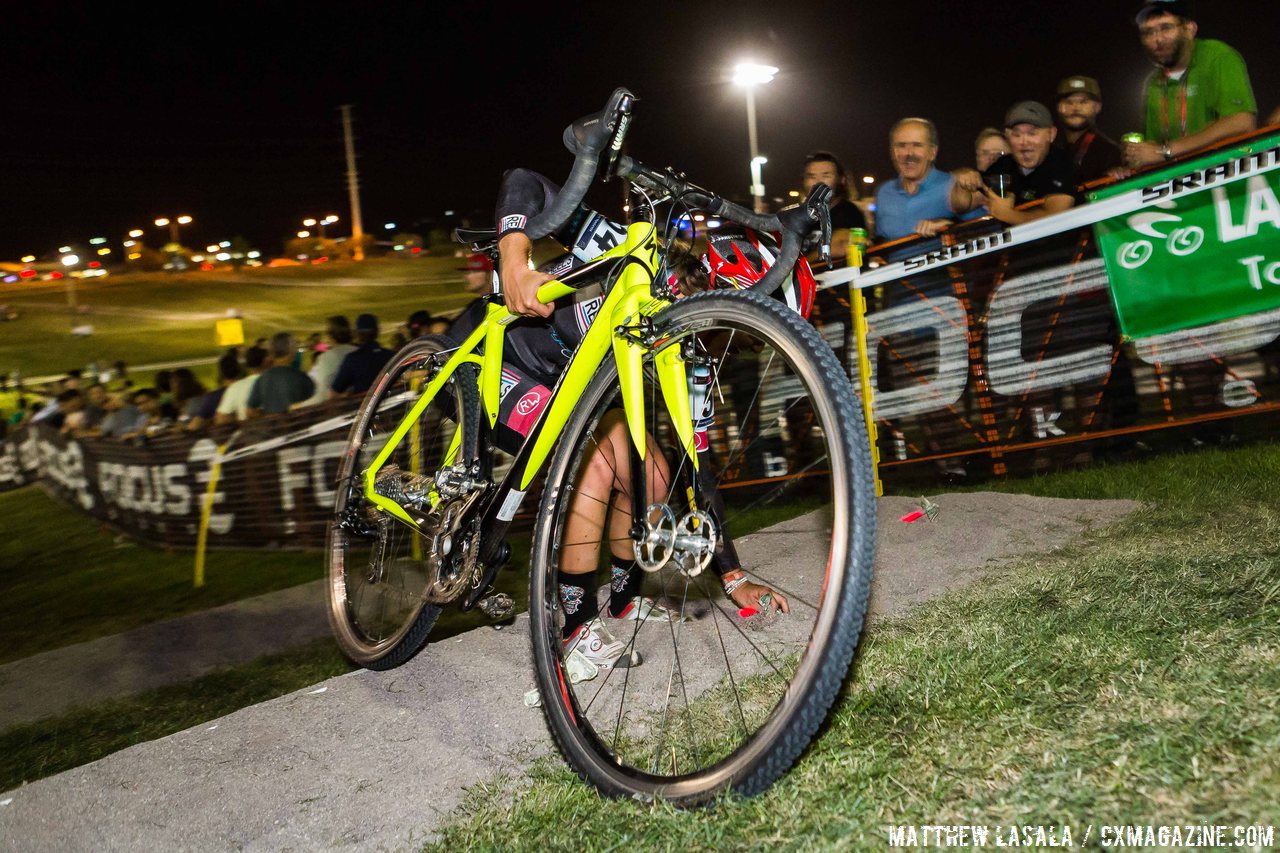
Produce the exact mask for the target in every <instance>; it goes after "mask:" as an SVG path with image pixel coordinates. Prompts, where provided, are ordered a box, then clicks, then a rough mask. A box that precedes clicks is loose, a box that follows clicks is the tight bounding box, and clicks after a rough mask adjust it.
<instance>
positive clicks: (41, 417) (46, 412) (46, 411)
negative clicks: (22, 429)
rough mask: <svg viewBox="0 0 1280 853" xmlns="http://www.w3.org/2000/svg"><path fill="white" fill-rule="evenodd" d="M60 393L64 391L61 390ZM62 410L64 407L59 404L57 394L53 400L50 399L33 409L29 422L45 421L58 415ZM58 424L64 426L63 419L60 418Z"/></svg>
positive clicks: (38, 422)
mask: <svg viewBox="0 0 1280 853" xmlns="http://www.w3.org/2000/svg"><path fill="white" fill-rule="evenodd" d="M59 393H62V392H59ZM61 411H62V409H61V407H60V406H59V405H58V398H57V397H56V396H55V397H54V398H53V399H52V400H49V401H48V402H47V403H45V404H44V405H41V406H37V407H35V408H34V409H32V410H31V416H30V417H29V418H28V419H27V420H28V422H29V423H33V424H40V423H44V422H46V421H48V420H50V419H51V418H54V417H57V416H58V414H59V413H60V412H61ZM57 425H58V426H59V427H61V426H62V421H61V419H59V420H58V424H57Z"/></svg>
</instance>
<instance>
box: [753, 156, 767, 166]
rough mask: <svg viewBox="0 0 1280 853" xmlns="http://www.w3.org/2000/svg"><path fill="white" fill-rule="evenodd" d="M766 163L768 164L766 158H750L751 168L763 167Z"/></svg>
mask: <svg viewBox="0 0 1280 853" xmlns="http://www.w3.org/2000/svg"><path fill="white" fill-rule="evenodd" d="M768 162H769V158H768V157H752V158H751V165H753V166H763V165H764V164H765V163H768Z"/></svg>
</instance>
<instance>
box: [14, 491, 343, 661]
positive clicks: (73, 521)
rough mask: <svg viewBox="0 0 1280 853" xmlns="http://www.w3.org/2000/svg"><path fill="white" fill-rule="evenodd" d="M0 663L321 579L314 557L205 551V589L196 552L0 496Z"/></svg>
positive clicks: (44, 504)
mask: <svg viewBox="0 0 1280 853" xmlns="http://www.w3.org/2000/svg"><path fill="white" fill-rule="evenodd" d="M0 518H3V519H4V529H5V530H7V531H10V535H4V536H0V598H2V599H3V600H4V602H5V616H4V618H3V619H2V620H0V663H5V662H8V661H12V660H16V659H18V658H22V657H27V656H29V655H33V654H36V653H37V652H42V651H48V650H49V649H52V648H57V647H59V646H65V645H70V644H72V643H78V642H81V641H84V640H90V639H93V638H95V637H101V636H106V635H108V634H115V633H119V632H121V631H126V630H128V629H130V628H135V627H137V626H139V625H145V624H147V623H150V622H155V621H157V620H160V619H167V618H169V617H172V616H179V615H182V614H184V613H193V612H195V611H198V610H207V609H209V608H211V607H217V606H219V605H222V604H226V603H228V602H231V601H238V600H240V599H242V598H248V597H250V596H253V595H261V594H263V593H266V592H271V591H274V590H278V589H284V588H286V587H290V586H295V585H297V584H300V583H306V582H307V581H314V580H319V579H320V578H321V577H322V576H323V572H324V566H323V563H324V560H323V557H322V555H320V554H319V553H298V552H285V551H210V552H209V553H208V555H207V558H206V563H205V585H204V586H203V587H201V588H199V589H196V588H195V587H194V586H193V585H192V578H193V574H194V565H195V563H194V560H195V558H194V555H193V554H192V553H191V552H189V551H184V552H168V551H162V550H158V549H154V548H146V547H140V546H137V545H135V544H133V543H132V542H129V541H127V540H125V539H123V538H121V537H117V536H116V535H115V534H114V533H112V532H111V531H110V530H109V529H107V528H106V527H103V526H101V525H100V524H98V523H97V522H95V521H94V520H93V519H91V518H89V517H87V516H84V515H82V514H80V513H78V512H74V511H70V510H68V509H67V508H66V507H65V506H64V505H62V504H61V503H58V502H57V501H55V500H53V499H52V498H50V497H49V496H48V495H46V494H45V493H44V492H43V491H42V490H41V489H40V488H39V487H38V486H34V485H33V486H26V487H24V488H21V489H16V490H14V491H10V492H0Z"/></svg>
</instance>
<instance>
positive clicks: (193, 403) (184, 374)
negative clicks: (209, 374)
mask: <svg viewBox="0 0 1280 853" xmlns="http://www.w3.org/2000/svg"><path fill="white" fill-rule="evenodd" d="M169 386H170V388H171V389H172V391H173V407H174V408H175V409H176V410H177V411H178V417H177V418H175V420H178V421H181V422H183V423H186V422H187V421H189V420H190V419H191V418H192V417H193V416H194V415H195V412H196V410H197V409H199V408H200V399H201V398H202V397H204V395H205V394H207V393H209V389H208V388H205V387H204V383H203V382H201V381H200V380H199V379H197V378H196V375H195V374H194V373H192V372H191V368H189V367H179V368H178V369H177V370H175V371H174V372H173V375H172V376H171V377H170V378H169Z"/></svg>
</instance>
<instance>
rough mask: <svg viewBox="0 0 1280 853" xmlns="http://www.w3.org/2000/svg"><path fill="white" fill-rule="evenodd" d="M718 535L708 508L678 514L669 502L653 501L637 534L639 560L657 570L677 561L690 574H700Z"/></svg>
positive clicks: (649, 570) (683, 571)
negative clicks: (683, 514) (678, 516)
mask: <svg viewBox="0 0 1280 853" xmlns="http://www.w3.org/2000/svg"><path fill="white" fill-rule="evenodd" d="M718 541H719V535H718V534H717V532H716V525H715V521H714V520H713V519H712V518H711V516H710V515H708V514H707V513H705V512H697V511H695V512H689V513H685V516H684V518H682V519H680V521H679V522H677V521H676V514H675V512H674V511H673V510H672V509H671V507H670V506H669V505H667V504H650V505H649V506H648V507H647V508H646V509H645V511H644V528H643V530H641V531H640V535H639V536H638V537H637V538H636V541H635V545H634V549H635V555H636V564H637V565H638V566H640V568H642V569H644V570H645V571H646V572H656V571H658V570H659V569H661V568H662V567H663V566H665V565H667V563H670V562H674V563H675V564H676V566H677V567H678V568H679V570H680V572H681V573H682V574H684V575H685V576H687V577H691V578H692V577H697V576H698V575H699V574H700V573H701V572H702V570H703V569H705V568H706V567H707V565H708V564H709V563H710V562H711V558H712V557H713V556H714V555H715V550H716V543H717V542H718Z"/></svg>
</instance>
